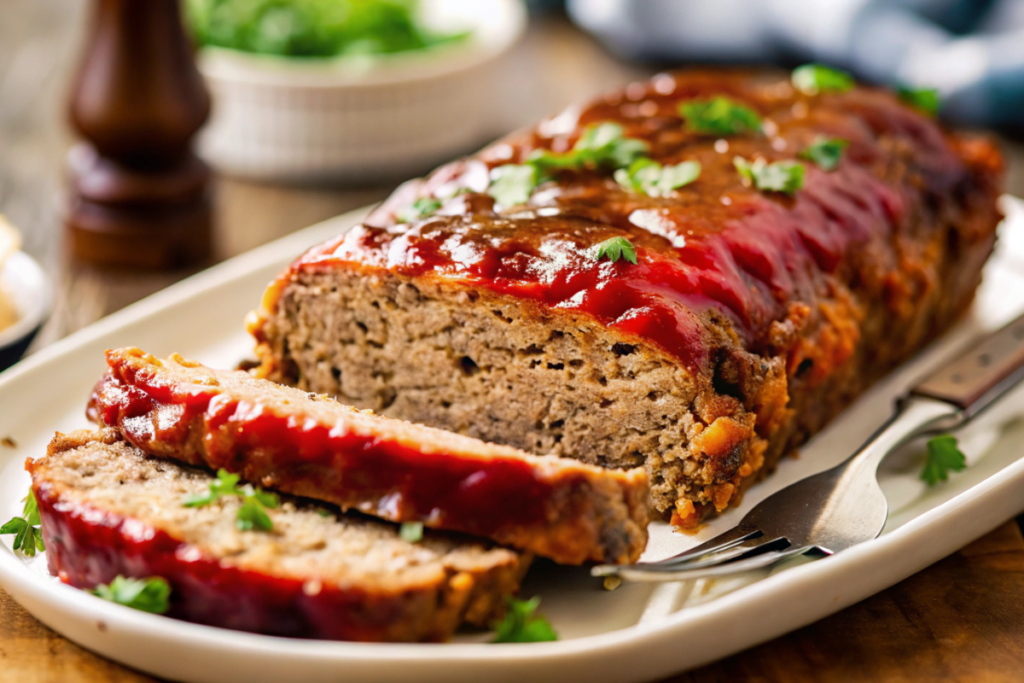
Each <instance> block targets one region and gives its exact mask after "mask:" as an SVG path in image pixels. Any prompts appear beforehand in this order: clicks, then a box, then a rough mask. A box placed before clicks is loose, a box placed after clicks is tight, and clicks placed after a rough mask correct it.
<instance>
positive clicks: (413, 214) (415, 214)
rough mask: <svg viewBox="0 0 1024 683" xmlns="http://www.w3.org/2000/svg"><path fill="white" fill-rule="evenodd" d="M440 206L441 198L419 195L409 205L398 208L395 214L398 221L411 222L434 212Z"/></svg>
mask: <svg viewBox="0 0 1024 683" xmlns="http://www.w3.org/2000/svg"><path fill="white" fill-rule="evenodd" d="M440 208H441V200H440V199H435V198H434V197H420V198H419V199H417V200H416V201H415V202H413V203H412V205H411V206H407V207H405V208H404V209H400V210H399V211H398V213H397V215H396V216H395V217H396V218H397V219H398V222H399V223H413V222H415V221H418V220H420V219H421V218H426V217H427V216H430V215H432V214H434V213H435V212H436V211H437V210H438V209H440Z"/></svg>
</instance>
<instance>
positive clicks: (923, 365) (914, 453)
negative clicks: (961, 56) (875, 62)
mask: <svg viewBox="0 0 1024 683" xmlns="http://www.w3.org/2000/svg"><path fill="white" fill-rule="evenodd" d="M1004 211H1005V212H1006V214H1007V219H1006V220H1005V221H1004V222H1003V225H1002V226H1001V229H1000V230H1001V232H1000V235H1001V238H1000V239H1001V241H1000V245H999V248H998V250H997V254H996V255H995V256H994V257H993V259H992V261H991V262H990V263H989V265H988V266H987V270H986V273H985V282H984V284H983V285H982V289H981V291H980V293H979V297H978V300H977V302H976V304H975V306H974V308H973V310H972V312H971V314H970V315H969V316H968V317H967V318H966V319H965V320H963V321H962V322H961V323H960V324H959V325H958V326H957V327H956V328H955V329H954V330H952V331H951V332H950V333H949V334H947V335H945V336H944V337H943V338H942V339H940V340H938V341H937V342H936V343H935V344H933V346H932V347H930V348H929V349H927V350H926V351H925V352H924V353H922V354H921V355H920V356H919V357H918V358H916V359H915V360H913V361H912V362H911V363H909V364H907V365H906V366H904V367H902V368H901V369H900V370H898V371H897V372H896V373H894V374H893V375H891V376H890V377H888V378H886V380H885V381H884V382H882V383H881V384H879V385H878V386H876V387H875V388H874V389H872V390H871V391H870V392H868V393H867V394H866V395H865V396H863V397H862V398H861V399H860V400H859V401H858V402H857V403H856V404H854V405H853V406H852V407H851V408H850V409H848V410H847V411H846V412H844V413H843V414H842V415H841V416H840V418H839V419H837V420H835V421H834V423H833V424H832V425H830V426H829V427H828V428H827V429H826V430H825V431H824V432H822V433H821V434H819V435H818V436H816V437H815V438H814V439H813V440H812V441H811V442H810V443H809V444H808V445H807V446H805V447H804V448H803V449H801V452H800V456H799V457H798V458H787V459H785V460H784V461H783V462H782V463H781V465H780V466H779V468H778V471H777V472H776V473H775V474H774V475H773V476H772V477H771V478H769V479H768V480H767V481H766V482H763V483H761V484H759V485H757V486H755V487H754V488H753V489H751V491H750V492H749V493H748V494H747V495H746V497H745V499H744V501H743V503H742V505H740V506H739V507H738V508H736V509H733V510H731V511H730V512H728V513H727V514H725V515H723V516H722V517H720V518H718V519H716V520H714V521H712V522H710V523H709V524H707V525H705V526H704V527H703V528H702V529H701V531H700V533H698V534H694V535H681V534H676V533H673V532H672V531H671V529H670V528H669V527H668V526H667V525H665V524H661V523H657V524H654V525H652V529H651V532H652V533H651V542H650V544H649V546H648V549H647V552H646V553H645V559H651V560H654V559H659V558H662V557H666V556H669V555H672V554H675V553H677V552H680V551H682V550H685V549H686V548H688V547H690V546H692V545H695V544H697V543H699V542H701V541H702V540H704V539H706V538H710V537H711V536H714V535H715V534H717V533H719V532H721V531H723V530H724V529H725V528H727V527H728V526H731V525H733V524H735V523H736V521H738V520H739V519H740V518H741V517H742V516H743V514H745V513H746V511H747V510H749V509H750V508H751V507H752V506H753V505H755V504H757V502H758V501H760V500H761V499H763V498H765V497H766V496H768V495H770V494H771V493H772V492H774V491H776V490H778V489H780V488H782V487H784V486H785V485H787V484H789V483H791V482H793V481H795V480H797V479H800V478H802V477H805V476H807V475H809V474H812V473H814V472H816V471H820V470H823V469H825V468H827V467H829V466H831V465H833V464H835V463H837V462H839V461H840V460H842V459H843V458H845V457H846V456H847V455H849V454H850V453H851V452H852V451H853V449H854V448H856V446H858V445H859V444H860V443H861V442H862V441H863V440H864V439H865V438H866V437H867V436H868V435H869V434H870V433H871V432H872V431H874V429H875V427H876V426H877V425H878V424H879V423H881V421H882V420H884V419H885V418H886V417H887V416H888V414H889V411H890V409H891V405H892V400H893V398H894V397H895V396H896V395H898V394H899V392H900V391H901V390H902V389H903V388H904V387H906V386H908V385H909V384H910V383H911V382H912V381H913V379H914V378H915V377H917V376H919V375H920V374H922V372H923V371H924V370H926V369H927V368H929V367H932V366H934V364H935V363H936V362H937V361H939V360H940V359H941V358H942V357H943V355H945V354H948V353H949V352H950V351H952V350H954V349H956V348H957V347H959V346H961V345H963V344H964V343H965V342H967V341H968V340H969V339H970V338H971V337H973V336H975V335H977V334H979V333H980V332H982V331H984V330H991V329H995V328H997V327H999V326H1000V325H1001V324H1003V323H1005V322H1006V321H1008V320H1009V319H1011V318H1012V317H1014V316H1015V315H1017V314H1018V313H1019V312H1020V310H1022V309H1024V202H1021V201H1020V200H1016V199H1012V198H1006V199H1004ZM364 215H365V211H362V210H361V211H356V212H352V213H349V214H345V215H343V216H339V217H337V218H334V219H331V220H329V221H326V222H324V223H321V224H318V225H316V226H313V227H311V228H308V229H306V230H304V231H302V232H299V233H296V234H294V235H291V236H288V237H286V238H284V239H281V240H278V241H276V242H273V243H271V244H268V245H265V246H263V247H261V248H259V249H256V250H254V251H252V252H249V253H247V254H244V255H242V256H239V257H237V258H234V259H232V260H230V261H227V262H225V263H223V264H221V265H219V266H216V267H214V268H211V269H210V270H208V271H205V272H203V273H200V274H199V275H196V276H194V277H191V278H189V279H187V280H185V281H183V282H181V283H179V284H177V285H174V286H172V287H170V288H168V289H166V290H164V291H162V292H159V293H157V294H155V295H153V296H151V297H149V298H147V299H145V300H143V301H140V302H139V303H137V304H134V305H132V306H130V307H128V308H126V309H124V310H123V311H120V312H119V313H116V314H114V315H112V316H110V317H108V318H105V319H104V320H101V321H99V322H98V323H96V324H94V325H91V326H89V327H88V328H85V329H83V330H81V331H79V332H77V333H75V334H73V335H71V336H69V337H67V338H66V339H63V340H61V341H59V342H57V343H55V344H53V345H51V346H49V347H47V348H45V349H43V350H42V351H40V352H38V353H36V354H35V355H33V356H31V357H30V358H28V359H27V360H25V361H23V362H22V363H20V364H18V365H16V366H15V367H14V368H12V369H11V370H9V371H7V372H5V373H3V374H0V437H9V438H10V439H12V440H13V442H14V443H15V444H16V445H15V446H13V447H4V446H0V520H6V519H7V518H9V517H10V516H12V515H14V514H17V513H18V512H20V506H21V502H20V501H21V499H22V498H23V497H24V496H25V494H26V491H27V489H28V481H29V479H28V475H27V474H26V473H25V472H24V469H23V463H24V461H25V458H26V457H31V456H34V455H38V454H41V453H43V452H45V448H46V444H47V442H48V441H49V440H50V438H51V437H52V436H53V433H54V432H55V431H58V430H59V431H69V430H71V429H75V428H77V427H82V426H86V424H87V423H86V420H85V416H84V405H85V401H86V398H87V397H88V394H89V391H90V389H91V388H92V386H93V383H94V382H95V381H96V379H97V378H98V377H99V376H100V374H101V373H102V371H103V368H104V367H105V363H104V360H103V351H104V350H105V349H107V348H110V347H116V346H127V345H133V346H139V347H142V348H145V349H146V350H147V351H150V352H152V353H154V354H157V355H166V354H169V353H171V352H175V351H177V352H180V353H182V354H184V355H186V356H188V357H192V358H196V359H197V360H200V361H202V362H204V363H207V364H209V365H214V366H221V367H231V366H234V365H235V364H237V362H238V361H239V360H241V359H243V358H247V357H251V356H252V343H251V340H250V339H249V338H248V337H247V335H246V334H245V333H244V331H243V328H242V320H243V317H244V316H245V314H246V313H247V312H248V311H249V309H250V308H252V307H253V306H255V305H256V303H257V302H258V301H259V297H260V295H261V294H262V291H263V288H264V287H265V285H266V283H267V282H268V281H269V280H270V279H271V278H272V277H273V276H274V275H275V274H276V273H277V272H278V271H279V270H280V269H281V268H283V267H284V266H285V265H286V264H287V263H288V262H289V261H291V260H292V259H293V258H294V257H296V256H298V255H299V254H300V253H301V252H302V251H304V250H305V249H306V248H307V247H309V246H311V245H313V244H315V243H317V242H320V241H322V240H324V239H327V238H329V237H332V236H334V235H336V234H338V233H341V232H343V231H344V230H347V229H348V228H350V227H351V226H353V225H355V224H356V223H358V221H359V220H360V219H361V218H362V217H363V216H364ZM1008 293H1019V294H1020V296H1008ZM1018 414H1021V415H1024V390H1020V391H1017V392H1015V393H1014V394H1013V395H1011V396H1009V397H1008V398H1007V399H1006V400H1004V401H1003V402H1002V404H1001V405H1000V406H999V407H998V408H996V409H993V410H992V411H990V412H989V414H988V415H987V417H986V419H984V420H981V421H979V424H977V425H975V426H974V427H972V428H971V429H969V430H966V431H965V432H964V433H963V434H962V435H961V445H962V447H963V449H964V450H965V452H966V453H967V455H968V459H969V467H968V468H967V470H966V471H964V472H962V473H959V474H955V475H954V476H953V477H951V478H950V480H949V481H948V482H946V483H944V484H941V485H939V486H937V487H935V488H933V489H928V488H927V487H925V486H924V484H923V483H922V482H920V481H919V480H918V477H917V472H918V471H919V469H920V457H921V453H920V450H921V449H920V445H919V444H917V445H912V446H911V447H908V448H907V449H905V450H904V451H902V452H900V453H898V454H894V456H893V457H892V458H890V459H889V460H888V461H887V462H886V463H885V464H884V465H883V467H882V470H881V472H880V479H881V481H882V483H883V488H884V490H885V491H886V495H887V497H888V499H889V502H890V508H891V513H890V518H889V522H888V524H887V525H886V528H885V530H884V532H883V534H882V536H881V537H880V538H878V539H877V540H875V541H872V542H869V543H865V544H863V545H861V546H858V547H856V548H853V549H850V550H848V551H846V552H843V553H841V554H839V555H837V556H835V557H831V558H826V559H823V560H816V561H808V560H797V561H794V562H791V563H789V564H787V565H786V566H780V567H776V568H775V569H774V570H772V571H767V570H765V571H760V572H751V573H749V574H746V575H743V576H740V577H734V578H732V579H730V580H728V581H719V582H712V581H698V582H692V581H691V582H684V583H668V584H657V585H656V584H629V583H627V584H623V585H622V586H621V587H619V588H618V589H617V590H614V591H606V590H604V589H603V588H602V584H601V582H600V580H598V579H594V578H591V577H590V576H589V573H588V571H587V570H586V569H581V568H565V567H556V566H554V565H552V564H547V563H544V564H538V565H535V567H534V568H533V569H532V570H531V573H530V575H529V576H528V578H527V580H526V583H525V584H524V586H523V594H524V595H525V596H527V597H529V596H532V595H540V596H541V599H542V605H541V611H542V612H543V613H544V614H545V615H546V616H547V617H548V618H549V619H550V620H551V622H552V624H553V626H554V627H555V629H556V630H557V631H558V633H559V635H560V637H561V640H559V641H557V642H553V643H530V644H516V645H492V644H488V643H487V642H486V641H487V639H488V638H489V635H488V634H486V633H469V634H465V635H460V636H458V637H457V638H456V640H455V642H453V643H447V644H408V645H405V644H399V645H395V644H358V643H337V642H326V641H305V640H295V639H288V638H275V637H269V636H260V635H253V634H249V633H241V632H235V631H227V630H223V629H217V628H211V627H207V626H199V625H196V624H189V623H185V622H181V621H177V620H174V619H168V618H165V617H160V616H155V615H151V614H145V613H142V612H137V611H134V610H131V609H128V608H125V607H121V606H119V605H115V604H112V603H108V602H105V601H103V600H100V599H98V598H95V597H92V596H91V595H89V594H87V593H85V592H82V591H78V590H75V589H73V588H70V587H68V586H65V585H63V584H61V583H60V582H59V581H58V580H57V579H55V578H53V577H50V576H49V573H48V572H47V569H46V559H45V554H42V555H40V556H38V557H36V558H25V557H22V556H21V555H20V554H16V553H14V552H13V551H12V550H11V537H9V536H5V537H3V538H2V540H0V587H2V588H3V589H4V590H6V591H7V592H8V593H10V594H11V595H12V596H13V597H14V599H15V600H17V601H18V602H19V603H20V604H21V605H23V606H24V607H25V608H26V609H27V610H28V611H29V612H31V613H32V614H33V615H34V616H36V617H37V618H38V619H40V620H41V621H42V622H43V623H45V624H47V625H48V626H50V627H51V628H53V629H54V630H56V631H57V632H59V633H61V634H63V635H65V636H66V637H68V638H70V639H71V640H73V641H75V642H77V643H79V644H80V645H82V646H83V647H86V648H88V649H90V650H92V651H94V652H97V653H99V654H101V655H103V656H106V657H109V658H111V659H114V660H116V661H118V662H121V663H123V664H125V665H128V666H131V667H134V668H136V669H140V670H142V671H146V672H148V673H150V674H153V675H156V676H160V677H163V678H168V679H172V680H180V681H194V682H196V683H206V682H209V683H215V682H219V681H223V680H245V681H248V683H260V682H262V681H268V682H270V681H275V682H276V681H280V680H288V681H292V682H294V683H299V682H300V681H302V682H305V681H309V682H311V683H318V682H320V681H325V682H326V681H331V682H332V683H334V682H336V681H339V680H344V681H350V682H353V683H355V682H359V681H374V682H376V683H387V682H390V681H396V682H398V681H409V680H416V681H423V682H432V681H437V682H438V683H460V682H462V681H466V682H469V681H472V682H473V683H476V682H477V681H479V680H487V681H492V682H494V683H499V682H503V681H508V682H510V683H511V682H515V683H521V681H523V680H530V681H537V682H542V681H565V680H582V679H585V678H589V679H593V680H601V681H610V682H622V683H627V682H632V681H647V680H652V679H656V678H658V677H661V676H667V675H669V674H672V673H676V672H679V671H682V670H684V669H687V668H691V667H694V666H698V665H700V664H703V663H706V662H710V661H713V660H715V659H718V658H720V657H724V656H726V655H728V654H731V653H733V652H737V651H739V650H742V649H744V648H747V647H750V646H752V645H755V644H757V643H759V642H763V641H765V640H768V639H770V638H773V637H775V636H778V635H781V634H783V633H786V632H788V631H791V630H793V629H795V628H799V627H801V626H804V625H806V624H809V623H811V622H813V621H816V620H818V619H821V618H822V617H825V616H827V615H829V614H831V613H833V612H836V611H838V610H840V609H842V608H844V607H846V606H848V605H851V604H853V603H855V602H857V601H859V600H862V599H864V598H866V597H868V596H869V595H871V594H873V593H876V592H878V591H880V590H882V589H884V588H886V587H888V586H890V585H892V584H894V583H896V582H898V581H900V580H902V579H904V578H906V577H907V576H910V575H911V574H913V573H914V572H917V571H919V570H921V569H923V568H924V567H926V566H928V565H929V564H931V563H933V562H935V561H937V560H939V559H941V558H942V557H944V556H946V555H948V554H950V553H952V552H954V551H956V550H957V549H959V548H961V547H962V546H964V545H965V544H966V543H968V542H970V541H971V540H973V539H975V538H977V537H979V536H981V535H982V534H984V533H986V532H987V531H989V530H991V529H993V528H995V527H996V526H998V525H999V524H1001V523H1003V522H1005V521H1006V520H1007V519H1009V518H1010V517H1012V516H1013V515H1015V514H1017V513H1019V512H1020V511H1021V510H1022V509H1024V498H1022V497H1021V496H1020V493H1019V492H1020V491H1021V490H1022V488H1024V459H1021V458H1020V455H1021V454H1022V451H1024V448H1022V447H1021V446H1020V444H1021V443H1024V425H1022V424H1020V423H1019V422H1016V421H1014V418H1015V417H1016V416H1017V415H1018Z"/></svg>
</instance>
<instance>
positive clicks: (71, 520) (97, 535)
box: [33, 485, 437, 641]
mask: <svg viewBox="0 0 1024 683" xmlns="http://www.w3.org/2000/svg"><path fill="white" fill-rule="evenodd" d="M33 490H34V492H35V496H36V500H37V501H38V503H39V516H40V519H41V521H42V533H43V540H44V542H45V543H46V558H47V564H48V565H49V569H50V573H51V574H54V575H55V576H58V577H59V578H60V580H61V581H63V582H64V583H67V584H70V585H72V586H74V587H76V588H92V587H94V586H96V585H97V584H101V583H109V582H111V581H112V580H113V579H114V578H115V577H116V576H117V575H119V574H121V575H124V576H128V577H135V578H147V577H151V576H160V577H163V578H164V579H166V580H167V582H168V583H169V584H170V585H171V600H170V609H169V611H168V616H171V617H175V618H178V619H184V620H187V621H192V622H196V623H200V624H208V625H210V626H220V627H223V628H230V629H236V630H241V631H251V632H254V633H264V634H269V635H279V636H293V637H305V638H321V639H328V640H356V641H379V640H382V639H386V638H387V634H388V632H389V631H390V630H392V629H393V628H394V626H395V624H396V623H399V622H400V620H401V619H403V618H404V617H405V615H406V614H407V613H408V611H409V610H415V607H414V605H412V604H409V602H407V601H411V602H413V603H415V601H421V602H423V603H427V604H429V603H430V602H431V601H436V600H437V596H436V595H435V594H434V591H432V590H424V591H422V592H421V593H420V594H418V595H417V594H415V593H414V592H413V593H410V594H407V595H405V596H403V597H401V598H396V597H389V596H379V595H378V596H372V603H371V604H373V609H370V610H368V609H366V605H367V604H368V597H367V595H365V592H364V591H361V590H353V589H341V588H338V587H337V586H330V585H327V584H324V585H322V586H321V587H320V589H319V592H316V593H315V594H309V593H308V592H307V591H304V590H303V581H301V580H298V579H291V578H282V577H274V576H269V575H267V574H263V573H260V572H257V571H252V570H246V569H240V568H238V567H232V566H230V565H226V564H224V563H222V562H220V561H218V560H216V559H212V558H209V557H206V556H204V554H203V552H202V551H201V550H200V549H199V548H197V547H195V546H193V545H190V544H188V543H184V542H181V541H179V540H176V539H175V538H173V537H171V536H170V535H169V534H167V533H166V532H164V531H161V530H159V529H155V528H153V527H151V526H149V525H147V524H145V523H143V522H141V521H139V520H137V519H132V518H125V517H122V516H119V515H116V514H113V513H110V512H107V511H102V510H98V509H96V508H93V507H91V506H88V505H84V504H81V503H77V502H75V501H72V500H67V499H62V498H60V497H59V496H58V495H57V494H56V492H55V491H54V490H53V489H52V488H51V487H49V486H47V485H42V486H35V487H34V489H33Z"/></svg>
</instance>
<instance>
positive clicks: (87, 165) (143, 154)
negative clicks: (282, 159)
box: [66, 0, 211, 269]
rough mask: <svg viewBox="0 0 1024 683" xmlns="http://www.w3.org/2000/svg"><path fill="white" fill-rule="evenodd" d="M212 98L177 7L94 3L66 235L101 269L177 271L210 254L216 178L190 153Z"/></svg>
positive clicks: (76, 106) (155, 0)
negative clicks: (80, 139) (212, 181)
mask: <svg viewBox="0 0 1024 683" xmlns="http://www.w3.org/2000/svg"><path fill="white" fill-rule="evenodd" d="M209 111H210V98H209V95H208V94H207V92H206V88H205V86H204V85H203V80H202V77H201V76H200V75H199V71H198V70H197V69H196V65H195V61H194V58H193V51H192V46H191V43H190V41H189V39H188V38H187V37H186V35H185V30H184V27H183V25H182V20H181V13H180V11H179V7H178V0H93V12H92V19H91V26H90V29H89V35H88V38H87V41H86V47H85V54H84V57H83V59H82V63H81V67H80V69H79V72H78V75H77V78H76V80H75V83H74V85H73V89H72V93H71V122H72V124H73V126H74V127H75V129H76V130H77V131H78V132H79V133H80V134H81V136H82V137H83V138H84V139H85V141H84V142H81V143H79V144H78V145H76V146H75V147H74V148H72V150H71V152H70V153H69V159H68V161H69V166H70V171H71V188H70V191H71V197H70V203H69V206H68V212H67V218H66V222H67V226H68V229H69V232H70V235H71V238H72V243H73V249H74V253H75V255H76V256H77V257H78V258H79V259H81V260H83V261H86V262H89V263H93V264H97V265H102V266H123V267H132V268H150V269H151V268H167V269H169V268H176V267H181V266H186V265H189V264H194V263H197V262H200V261H203V260H205V259H206V258H207V256H208V255H209V253H210V240H211V202H210V191H209V187H210V170H209V168H207V166H206V164H204V163H203V162H202V161H201V160H200V159H199V158H198V157H197V156H196V155H195V153H194V152H193V151H192V139H193V137H194V136H195V134H196V132H197V131H198V130H199V128H200V127H201V126H202V125H203V122H204V121H206V117H207V116H208V115H209Z"/></svg>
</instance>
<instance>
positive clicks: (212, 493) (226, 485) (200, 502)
mask: <svg viewBox="0 0 1024 683" xmlns="http://www.w3.org/2000/svg"><path fill="white" fill-rule="evenodd" d="M240 479H241V477H240V476H238V475H237V474H232V473H230V472H228V471H227V470H225V469H220V470H217V478H216V479H214V480H213V481H212V482H210V490H209V491H207V492H206V493H193V494H189V495H187V496H185V497H184V498H183V499H182V501H181V504H182V505H184V506H185V507H187V508H196V507H203V506H204V505H209V504H210V503H212V502H214V501H215V500H217V499H218V498H220V497H221V496H240V495H242V490H241V489H240V488H238V482H239V480H240Z"/></svg>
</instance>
